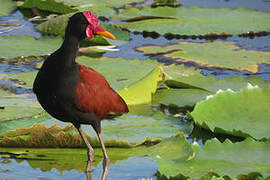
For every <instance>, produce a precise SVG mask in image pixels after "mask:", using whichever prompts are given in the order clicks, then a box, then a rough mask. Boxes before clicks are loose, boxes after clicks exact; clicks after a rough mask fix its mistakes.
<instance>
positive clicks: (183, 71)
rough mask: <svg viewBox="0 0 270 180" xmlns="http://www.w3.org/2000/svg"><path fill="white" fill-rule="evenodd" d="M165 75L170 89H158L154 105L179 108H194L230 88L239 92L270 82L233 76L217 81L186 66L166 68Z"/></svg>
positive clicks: (257, 78) (256, 78) (154, 97)
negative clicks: (213, 95)
mask: <svg viewBox="0 0 270 180" xmlns="http://www.w3.org/2000/svg"><path fill="white" fill-rule="evenodd" d="M163 69H164V71H165V73H166V74H167V76H168V77H169V78H168V80H166V81H165V84H166V85H167V86H168V88H162V89H158V90H157V92H156V93H155V94H154V96H153V103H154V104H163V105H177V106H178V107H186V106H189V107H190V106H193V105H195V104H196V102H199V101H201V100H204V99H205V98H206V96H208V95H210V94H215V93H216V92H217V91H218V90H220V89H222V90H226V89H228V88H230V89H232V90H235V91H238V90H240V89H241V88H244V87H246V86H247V84H248V83H249V84H251V85H254V86H255V85H258V86H260V87H264V86H266V85H267V84H269V81H264V80H263V79H262V78H260V77H254V76H251V77H246V78H243V77H240V76H232V77H226V78H223V79H216V78H214V77H212V76H209V77H205V76H203V75H202V74H201V73H200V71H199V70H195V69H194V68H193V67H185V66H184V65H170V66H165V67H164V68H163Z"/></svg>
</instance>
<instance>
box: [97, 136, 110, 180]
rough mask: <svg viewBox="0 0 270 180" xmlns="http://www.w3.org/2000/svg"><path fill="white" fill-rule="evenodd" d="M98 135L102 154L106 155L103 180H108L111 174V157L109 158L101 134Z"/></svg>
mask: <svg viewBox="0 0 270 180" xmlns="http://www.w3.org/2000/svg"><path fill="white" fill-rule="evenodd" d="M97 135H98V139H99V142H100V144H101V147H102V152H103V155H104V159H103V174H102V180H106V178H107V176H108V173H109V167H110V159H109V156H108V154H107V152H106V148H105V145H104V142H103V138H102V135H101V133H100V132H97Z"/></svg>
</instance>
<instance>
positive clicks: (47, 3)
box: [20, 0, 77, 14]
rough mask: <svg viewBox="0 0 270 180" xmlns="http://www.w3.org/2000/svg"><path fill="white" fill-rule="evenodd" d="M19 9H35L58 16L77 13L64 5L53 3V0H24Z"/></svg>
mask: <svg viewBox="0 0 270 180" xmlns="http://www.w3.org/2000/svg"><path fill="white" fill-rule="evenodd" d="M20 7H22V8H29V9H32V8H37V9H39V10H43V11H49V12H54V13H60V14H67V13H71V12H75V11H77V10H76V9H72V8H70V7H69V6H67V5H65V4H64V3H59V2H55V1H54V0H26V1H25V2H24V3H23V5H22V6H20Z"/></svg>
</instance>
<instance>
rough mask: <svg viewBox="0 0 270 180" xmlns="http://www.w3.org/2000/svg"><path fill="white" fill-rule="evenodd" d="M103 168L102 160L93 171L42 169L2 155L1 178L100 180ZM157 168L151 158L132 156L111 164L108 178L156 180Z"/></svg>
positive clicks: (19, 179)
mask: <svg viewBox="0 0 270 180" xmlns="http://www.w3.org/2000/svg"><path fill="white" fill-rule="evenodd" d="M40 163H42V161H40ZM55 164H57V162H55ZM82 164H84V162H82ZM102 169H103V168H102V162H100V163H99V164H98V166H97V167H93V171H92V172H91V173H85V172H78V171H77V170H75V169H71V170H64V171H62V172H59V171H58V170H57V169H56V168H52V169H50V170H46V171H42V170H41V169H40V168H38V167H31V166H30V165H29V160H28V161H26V160H21V161H20V162H18V161H16V160H14V159H9V158H3V157H0V179H1V178H4V179H5V178H7V179H8V180H22V179H27V180H36V179H39V180H55V179H64V180H99V179H101V176H102ZM157 169H158V166H157V164H156V162H155V161H154V160H152V159H150V158H147V157H131V158H128V159H127V160H123V161H116V162H115V163H114V164H111V167H110V170H109V175H108V179H110V180H119V179H125V180H134V179H139V178H143V177H144V178H146V179H147V177H152V179H153V180H156V177H154V176H153V174H154V173H155V172H156V170H157Z"/></svg>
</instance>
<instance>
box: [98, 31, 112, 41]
mask: <svg viewBox="0 0 270 180" xmlns="http://www.w3.org/2000/svg"><path fill="white" fill-rule="evenodd" d="M96 34H98V35H101V36H104V37H106V38H109V39H112V40H115V36H114V35H113V34H112V33H110V32H108V31H105V30H103V31H97V32H96Z"/></svg>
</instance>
